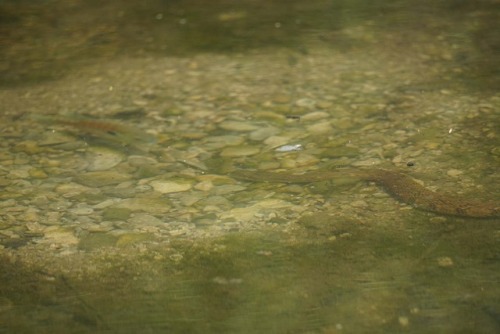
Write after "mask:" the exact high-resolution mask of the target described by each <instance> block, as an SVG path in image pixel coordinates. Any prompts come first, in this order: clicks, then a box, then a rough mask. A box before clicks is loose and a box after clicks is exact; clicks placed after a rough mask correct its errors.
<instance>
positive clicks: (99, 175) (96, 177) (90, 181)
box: [75, 171, 132, 187]
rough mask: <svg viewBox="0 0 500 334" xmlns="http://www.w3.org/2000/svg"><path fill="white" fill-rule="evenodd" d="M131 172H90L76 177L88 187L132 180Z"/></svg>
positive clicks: (76, 180)
mask: <svg viewBox="0 0 500 334" xmlns="http://www.w3.org/2000/svg"><path fill="white" fill-rule="evenodd" d="M131 178H132V177H131V176H130V175H129V174H123V173H119V172H115V171H98V172H88V173H84V174H81V175H78V176H76V177H75V182H77V183H80V184H83V185H85V186H88V187H102V186H109V185H113V184H118V183H122V182H124V181H128V180H130V179H131Z"/></svg>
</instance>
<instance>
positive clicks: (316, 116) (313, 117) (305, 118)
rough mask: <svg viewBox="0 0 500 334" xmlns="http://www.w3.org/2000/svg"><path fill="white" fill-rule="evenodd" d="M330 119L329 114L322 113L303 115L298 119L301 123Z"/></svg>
mask: <svg viewBox="0 0 500 334" xmlns="http://www.w3.org/2000/svg"><path fill="white" fill-rule="evenodd" d="M328 117H330V114H329V113H327V112H324V111H315V112H311V113H308V114H305V115H304V116H302V117H301V118H300V120H301V121H303V122H313V121H318V120H320V119H324V118H328Z"/></svg>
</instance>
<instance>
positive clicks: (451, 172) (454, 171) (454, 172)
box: [446, 169, 463, 177]
mask: <svg viewBox="0 0 500 334" xmlns="http://www.w3.org/2000/svg"><path fill="white" fill-rule="evenodd" d="M446 174H448V176H451V177H457V176H460V175H462V174H463V172H462V171H461V170H459V169H450V170H448V171H447V172H446Z"/></svg>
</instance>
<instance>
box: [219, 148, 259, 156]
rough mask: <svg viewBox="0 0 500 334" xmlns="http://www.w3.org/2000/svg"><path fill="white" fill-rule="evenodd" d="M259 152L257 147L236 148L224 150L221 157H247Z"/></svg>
mask: <svg viewBox="0 0 500 334" xmlns="http://www.w3.org/2000/svg"><path fill="white" fill-rule="evenodd" d="M259 152H260V149H259V148H258V147H256V146H234V147H227V148H225V149H223V150H222V152H221V153H220V155H221V156H222V157H246V156H249V155H254V154H257V153H259Z"/></svg>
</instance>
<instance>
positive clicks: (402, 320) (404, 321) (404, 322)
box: [398, 316, 410, 327]
mask: <svg viewBox="0 0 500 334" xmlns="http://www.w3.org/2000/svg"><path fill="white" fill-rule="evenodd" d="M398 322H399V324H400V325H401V326H403V327H407V326H408V325H409V324H410V319H408V317H404V316H400V317H399V318H398Z"/></svg>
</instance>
